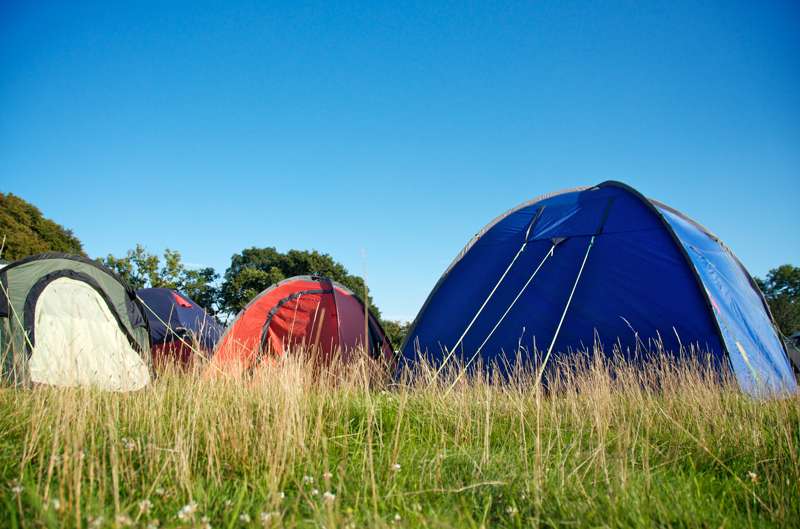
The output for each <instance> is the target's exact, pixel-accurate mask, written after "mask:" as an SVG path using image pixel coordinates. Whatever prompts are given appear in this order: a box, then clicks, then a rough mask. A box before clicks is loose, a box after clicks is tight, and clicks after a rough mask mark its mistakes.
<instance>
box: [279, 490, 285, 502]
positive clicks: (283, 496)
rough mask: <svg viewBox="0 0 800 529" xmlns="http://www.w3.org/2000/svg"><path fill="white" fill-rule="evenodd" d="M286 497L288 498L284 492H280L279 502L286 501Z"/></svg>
mask: <svg viewBox="0 0 800 529" xmlns="http://www.w3.org/2000/svg"><path fill="white" fill-rule="evenodd" d="M285 497H286V494H284V492H283V491H280V492H279V493H278V499H279V500H282V499H284V498H285Z"/></svg>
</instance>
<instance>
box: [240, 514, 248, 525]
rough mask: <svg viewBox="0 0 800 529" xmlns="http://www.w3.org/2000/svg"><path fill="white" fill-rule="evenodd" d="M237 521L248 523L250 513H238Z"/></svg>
mask: <svg viewBox="0 0 800 529" xmlns="http://www.w3.org/2000/svg"><path fill="white" fill-rule="evenodd" d="M239 521H240V522H242V523H250V515H249V514H247V513H246V512H243V513H242V514H240V515H239Z"/></svg>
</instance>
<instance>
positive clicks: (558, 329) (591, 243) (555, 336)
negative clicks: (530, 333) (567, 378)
mask: <svg viewBox="0 0 800 529" xmlns="http://www.w3.org/2000/svg"><path fill="white" fill-rule="evenodd" d="M594 239H595V235H592V238H591V239H590V240H589V245H588V246H587V247H586V253H585V254H583V262H582V263H581V267H580V269H578V275H577V277H575V283H573V284H572V290H571V291H570V293H569V297H568V298H567V303H566V305H565V306H564V311H563V312H562V313H561V319H559V320H558V326H557V327H556V332H555V333H554V334H553V339H552V340H551V341H550V347H548V348H547V354H545V355H544V360H543V361H542V366H541V367H540V368H539V373H538V374H537V375H536V385H538V384H539V382H540V381H541V380H542V374H544V368H545V367H546V366H547V361H548V360H549V359H550V354H551V353H552V352H553V347H555V345H556V340H557V339H558V334H559V333H560V332H561V326H562V325H563V324H564V319H565V318H566V317H567V311H568V310H569V306H570V305H571V304H572V298H573V297H574V296H575V290H576V289H577V288H578V282H579V281H580V280H581V275H583V269H584V267H586V260H587V259H588V258H589V252H590V251H591V250H592V246H594Z"/></svg>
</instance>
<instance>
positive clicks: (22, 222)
mask: <svg viewBox="0 0 800 529" xmlns="http://www.w3.org/2000/svg"><path fill="white" fill-rule="evenodd" d="M3 237H5V247H4V249H3V254H2V256H0V257H2V258H3V259H6V260H9V261H13V260H16V259H22V258H23V257H27V256H29V255H34V254H37V253H43V252H63V253H71V254H78V255H85V254H84V252H83V245H82V244H81V241H79V240H78V238H77V237H75V235H74V234H73V233H72V231H70V230H68V229H67V228H65V227H63V226H61V225H60V224H57V223H56V222H54V221H52V220H50V219H46V218H45V217H44V216H43V215H42V212H41V211H39V208H37V207H36V206H34V205H33V204H30V203H28V202H26V201H25V200H23V199H21V198H20V197H18V196H16V195H14V194H12V193H8V194H4V193H0V241H1V240H2V238H3Z"/></svg>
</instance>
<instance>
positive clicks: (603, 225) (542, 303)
mask: <svg viewBox="0 0 800 529" xmlns="http://www.w3.org/2000/svg"><path fill="white" fill-rule="evenodd" d="M654 341H657V342H658V343H659V344H662V345H663V349H660V350H663V351H668V352H674V353H679V352H683V353H685V352H686V351H695V352H699V351H702V352H703V354H709V355H711V358H712V360H713V362H714V364H716V365H720V366H721V365H726V364H727V365H729V366H730V368H731V370H732V372H733V374H734V375H735V377H736V380H737V381H738V383H739V385H740V387H741V389H742V390H743V391H745V392H747V393H749V394H752V395H764V394H770V393H775V392H782V391H795V390H796V389H797V382H796V380H795V377H794V374H793V372H792V368H791V367H790V364H789V361H788V359H787V355H786V350H785V349H784V345H783V343H782V340H781V339H780V338H779V336H778V333H777V331H776V329H775V326H774V323H773V320H772V316H771V314H770V312H769V308H768V306H767V304H766V302H765V300H764V298H763V296H762V295H761V292H760V291H759V290H758V287H757V286H756V285H755V282H754V281H753V279H752V278H751V276H750V275H749V274H748V272H747V270H745V268H744V266H743V265H742V264H741V263H740V262H739V260H738V259H737V258H736V256H735V255H734V254H733V252H731V251H730V250H729V249H728V248H727V247H726V246H725V245H724V244H723V243H722V242H721V241H720V240H719V239H718V238H717V237H716V236H714V235H713V234H712V233H710V232H709V231H708V230H706V229H705V228H703V227H702V226H700V225H699V224H698V223H696V222H694V221H693V220H691V219H689V218H688V217H686V216H685V215H683V214H681V213H680V212H678V211H676V210H674V209H672V208H670V207H669V206H667V205H665V204H662V203H660V202H657V201H655V200H648V199H647V198H645V197H644V196H642V195H641V194H640V193H638V192H637V191H636V190H634V189H632V188H630V187H629V186H627V185H625V184H622V183H619V182H604V183H602V184H600V185H597V186H594V187H589V188H578V189H573V190H569V191H565V192H560V193H555V194H550V195H545V196H542V197H539V198H537V199H535V200H532V201H529V202H526V203H524V204H522V205H520V206H518V207H516V208H514V209H512V210H510V211H509V212H507V213H505V214H503V215H501V216H500V217H498V218H496V219H495V220H493V221H492V222H491V223H489V224H488V225H487V226H486V227H485V228H483V229H482V230H481V231H480V232H479V233H478V234H477V235H476V236H475V237H474V238H473V239H472V240H471V241H470V242H469V243H468V244H467V246H466V247H465V248H464V249H463V250H462V251H461V253H460V254H459V255H458V256H457V257H456V259H455V260H454V261H453V263H452V264H451V265H450V266H449V267H448V268H447V270H446V271H445V273H444V274H443V275H442V277H441V279H440V280H439V282H438V283H437V284H436V286H435V287H434V289H433V291H432V292H431V294H430V295H429V296H428V299H427V300H426V301H425V304H424V305H423V307H422V309H421V310H420V312H419V314H418V315H417V318H416V319H415V321H414V323H413V324H412V327H411V329H410V331H409V333H408V335H407V337H406V340H405V342H404V344H403V346H402V348H401V349H402V354H403V358H404V360H405V361H406V362H413V361H414V360H416V359H417V358H419V357H420V356H425V357H427V358H428V359H429V360H430V361H432V362H433V363H434V364H438V365H443V364H445V363H447V362H448V361H449V360H450V359H451V358H454V357H455V358H457V359H458V360H459V361H460V362H461V364H462V365H472V364H473V363H474V362H476V361H477V360H480V361H481V362H482V363H483V364H484V365H489V364H492V363H497V364H503V363H504V362H513V361H514V358H515V357H516V355H517V354H518V352H520V353H522V354H523V355H528V357H529V358H530V357H531V356H532V355H533V354H534V351H535V352H536V353H535V354H536V355H538V357H537V361H539V362H540V363H541V364H542V365H543V366H544V365H548V361H552V359H553V358H556V357H558V356H559V355H561V354H564V353H568V352H570V351H583V350H589V351H591V350H593V349H594V346H595V345H599V346H601V348H602V350H603V351H604V352H605V354H610V353H611V351H612V350H613V349H614V347H617V349H618V350H620V351H621V352H622V353H623V354H624V355H626V356H627V357H629V358H639V356H638V355H637V354H636V353H637V352H638V351H639V349H640V347H641V346H642V345H644V346H645V347H646V346H647V344H652V343H654ZM523 357H524V356H523Z"/></svg>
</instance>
